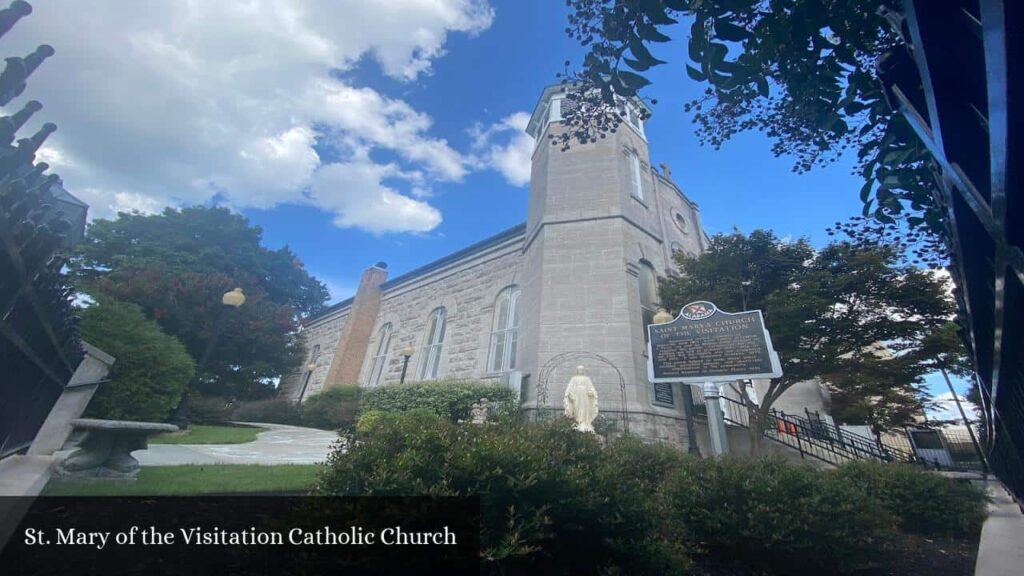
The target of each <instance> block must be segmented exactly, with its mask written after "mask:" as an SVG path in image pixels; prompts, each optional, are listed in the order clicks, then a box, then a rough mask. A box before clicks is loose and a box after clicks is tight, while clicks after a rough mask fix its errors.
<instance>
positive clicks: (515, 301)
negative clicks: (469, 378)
mask: <svg viewBox="0 0 1024 576" xmlns="http://www.w3.org/2000/svg"><path fill="white" fill-rule="evenodd" d="M520 294H521V291H520V289H519V287H518V286H509V287H507V288H504V289H503V290H502V291H501V292H500V293H499V294H498V298H497V301H496V302H495V304H494V319H493V320H492V322H491V345H490V348H489V353H488V356H487V371H488V372H490V373H501V372H509V371H512V370H515V369H516V355H517V354H518V350H519V296H520Z"/></svg>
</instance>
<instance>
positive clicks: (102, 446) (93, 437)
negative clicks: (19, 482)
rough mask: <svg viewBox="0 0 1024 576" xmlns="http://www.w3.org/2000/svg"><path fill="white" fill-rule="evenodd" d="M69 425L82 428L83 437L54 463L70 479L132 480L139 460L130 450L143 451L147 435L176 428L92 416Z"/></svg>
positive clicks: (156, 423)
mask: <svg viewBox="0 0 1024 576" xmlns="http://www.w3.org/2000/svg"><path fill="white" fill-rule="evenodd" d="M71 426H72V428H74V429H75V430H81V431H84V432H85V438H83V439H82V442H81V444H79V447H78V450H75V451H74V452H72V453H71V455H70V456H68V457H67V458H66V459H65V460H64V461H63V462H61V463H60V465H59V466H57V474H59V475H60V476H64V477H70V478H111V479H124V480H130V479H134V478H135V476H137V475H138V473H139V461H138V460H136V459H135V458H133V457H132V451H133V450H145V449H146V447H147V442H146V441H147V439H148V438H149V437H150V436H153V435H156V434H162V433H164V432H177V431H178V427H177V426H174V425H173V424H162V423H159V422H129V421H125V420H94V419H91V418H79V419H77V420H72V421H71Z"/></svg>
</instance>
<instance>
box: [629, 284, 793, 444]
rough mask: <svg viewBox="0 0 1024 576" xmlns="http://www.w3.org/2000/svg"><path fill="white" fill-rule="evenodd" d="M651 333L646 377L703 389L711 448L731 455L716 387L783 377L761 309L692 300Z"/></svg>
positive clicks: (650, 327) (654, 381)
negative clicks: (740, 309) (730, 307)
mask: <svg viewBox="0 0 1024 576" xmlns="http://www.w3.org/2000/svg"><path fill="white" fill-rule="evenodd" d="M647 331H648V344H647V359H648V360H647V376H648V379H649V380H650V381H651V382H652V383H660V382H682V383H684V384H699V385H703V391H704V401H705V402H706V403H707V407H708V409H707V412H708V429H709V432H710V434H711V447H712V449H713V451H714V453H715V455H716V456H717V455H721V454H725V453H727V452H728V451H729V442H728V438H727V436H726V428H725V416H724V415H723V413H722V406H721V401H720V398H721V395H722V392H721V390H720V389H719V384H718V383H722V382H732V381H735V380H746V379H755V378H778V377H780V376H782V366H781V364H780V362H779V355H778V354H777V353H776V352H775V349H774V348H772V339H771V335H770V334H768V330H767V329H765V327H764V317H763V316H762V315H761V311H760V310H751V311H749V312H739V313H735V314H733V313H729V312H723V311H722V310H719V309H718V307H717V306H715V305H714V304H712V303H711V302H706V301H697V302H691V303H689V304H687V305H686V306H683V309H682V310H680V312H679V316H678V317H676V319H675V320H672V321H671V322H665V323H663V324H651V325H649V326H648V327H647ZM691 441H692V439H691Z"/></svg>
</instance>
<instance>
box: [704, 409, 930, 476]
mask: <svg viewBox="0 0 1024 576" xmlns="http://www.w3.org/2000/svg"><path fill="white" fill-rule="evenodd" d="M722 399H723V400H725V401H727V402H732V403H733V404H736V405H739V406H743V407H744V409H746V408H747V407H746V405H745V404H743V403H742V402H738V401H736V400H734V399H732V398H727V397H723V398H722ZM726 420H727V422H729V423H730V424H734V425H736V426H740V427H743V428H749V426H748V425H746V424H744V423H742V422H736V421H734V420H732V419H728V418H727V419H726ZM764 424H765V429H764V430H762V434H763V436H764V437H765V438H768V439H769V440H773V441H775V442H778V443H780V444H783V445H785V446H789V447H791V448H796V449H797V450H798V451H799V452H800V455H801V457H804V456H805V455H807V456H811V457H814V458H817V459H819V460H822V461H824V462H827V463H830V464H836V465H838V464H842V463H843V462H845V461H848V460H879V461H883V462H908V463H916V462H918V459H917V458H916V457H915V456H914V455H913V454H911V453H908V452H904V451H902V450H898V449H895V448H891V447H889V446H885V445H883V444H881V443H880V442H878V441H876V440H874V439H871V438H868V437H866V436H861V435H859V434H856V433H853V432H849V431H847V430H843V429H841V428H839V427H837V426H835V425H834V424H831V423H829V422H827V421H825V420H815V421H812V420H811V419H810V418H804V417H800V416H796V415H793V414H786V413H785V412H782V411H779V410H774V409H772V410H770V411H769V412H768V421H767V422H765V423H764Z"/></svg>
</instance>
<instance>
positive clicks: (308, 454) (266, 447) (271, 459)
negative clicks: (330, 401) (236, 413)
mask: <svg viewBox="0 0 1024 576" xmlns="http://www.w3.org/2000/svg"><path fill="white" fill-rule="evenodd" d="M240 424H252V425H253V426H259V427H261V428H266V429H267V431H266V432H260V434H259V435H258V436H257V437H256V440H255V441H253V442H247V443H245V444H150V445H149V448H148V449H146V450H136V451H135V452H132V456H134V457H135V458H136V459H137V460H138V461H139V464H141V465H143V466H178V465H182V464H263V465H275V464H317V463H319V462H323V461H324V460H326V459H327V455H328V454H329V453H330V452H331V448H332V446H333V444H334V442H335V441H337V440H338V434H337V433H336V432H329V431H326V430H316V429H313V428H300V427H298V426H285V425H283V424H264V423H260V422H240Z"/></svg>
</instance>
